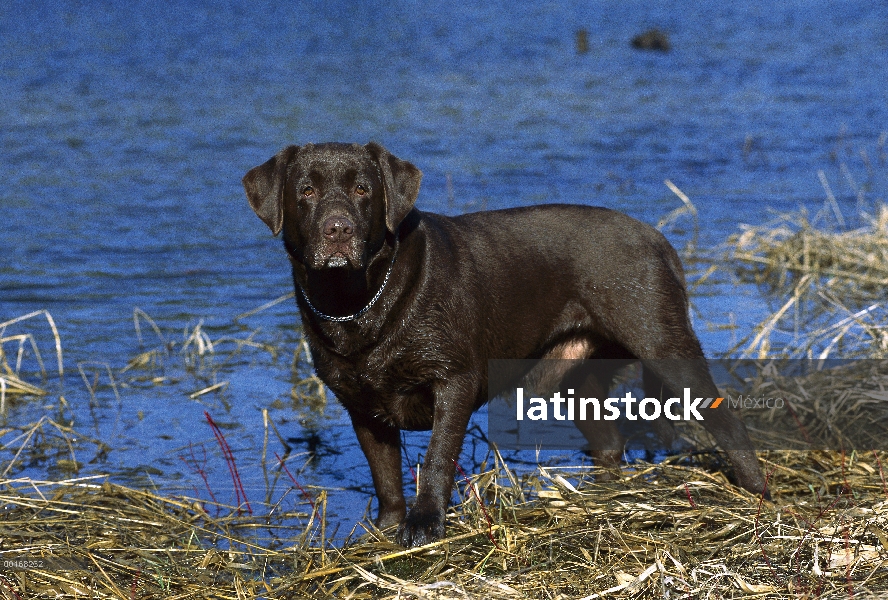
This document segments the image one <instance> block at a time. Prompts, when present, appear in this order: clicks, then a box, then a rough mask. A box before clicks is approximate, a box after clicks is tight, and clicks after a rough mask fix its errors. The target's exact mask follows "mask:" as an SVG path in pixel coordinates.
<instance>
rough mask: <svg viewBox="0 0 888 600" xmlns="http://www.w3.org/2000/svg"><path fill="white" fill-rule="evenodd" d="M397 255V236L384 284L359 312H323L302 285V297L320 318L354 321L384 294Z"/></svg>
mask: <svg viewBox="0 0 888 600" xmlns="http://www.w3.org/2000/svg"><path fill="white" fill-rule="evenodd" d="M397 256H398V240H397V238H395V251H394V252H393V253H392V262H391V263H389V267H388V270H387V271H386V272H385V277H384V278H383V280H382V285H381V286H379V290H378V291H377V292H376V295H375V296H373V298H371V299H370V302H368V303H367V305H366V306H364V308H362V309H361V310H359V311H358V312H356V313H354V314H351V315H346V316H344V317H334V316H333V315H328V314H326V313H322V312H321V311H319V310H318V309H317V308H315V305H314V304H312V303H311V300H309V299H308V294H306V293H305V290H304V289H303V288H302V286H301V285H300V286H299V291H300V293H302V298H303V299H304V300H305V303H306V304H307V305H308V307H309V308H310V309H311V312H313V313H314V314H315V315H317V316H319V317H320V318H322V319H324V320H325V321H333V322H334V323H345V322H347V321H354V320H355V319H357V318H358V317H360V316H361V315H363V314H364V313H366V312H367V311H368V310H370V309H371V308H372V307H373V305H374V304H376V301H377V300H379V298H380V296H382V292H383V290H385V285H386V284H387V283H388V280H389V276H390V275H391V274H392V269H394V267H395V258H397Z"/></svg>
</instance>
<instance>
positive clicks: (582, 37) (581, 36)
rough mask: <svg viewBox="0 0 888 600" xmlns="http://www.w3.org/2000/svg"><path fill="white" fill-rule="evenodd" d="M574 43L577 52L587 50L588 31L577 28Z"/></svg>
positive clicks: (584, 52)
mask: <svg viewBox="0 0 888 600" xmlns="http://www.w3.org/2000/svg"><path fill="white" fill-rule="evenodd" d="M576 44H577V54H586V53H587V52H589V32H588V31H586V30H585V29H577V36H576Z"/></svg>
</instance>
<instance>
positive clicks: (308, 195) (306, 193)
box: [302, 185, 315, 198]
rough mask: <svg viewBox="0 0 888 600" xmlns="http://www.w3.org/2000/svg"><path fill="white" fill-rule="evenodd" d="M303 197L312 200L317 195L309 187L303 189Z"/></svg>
mask: <svg viewBox="0 0 888 600" xmlns="http://www.w3.org/2000/svg"><path fill="white" fill-rule="evenodd" d="M302 195H303V196H305V197H306V198H311V197H312V196H314V195H315V190H314V188H313V187H311V186H310V185H307V186H305V187H304V188H302Z"/></svg>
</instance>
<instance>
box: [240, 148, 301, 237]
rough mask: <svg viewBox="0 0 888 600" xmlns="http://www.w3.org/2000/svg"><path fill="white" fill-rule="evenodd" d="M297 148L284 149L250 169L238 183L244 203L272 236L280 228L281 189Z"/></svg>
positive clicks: (281, 212)
mask: <svg viewBox="0 0 888 600" xmlns="http://www.w3.org/2000/svg"><path fill="white" fill-rule="evenodd" d="M298 150H299V146H287V147H286V148H284V149H283V150H281V151H280V152H278V153H277V154H275V155H274V156H273V157H271V158H270V159H268V160H267V161H266V162H264V163H262V164H261V165H259V166H258V167H253V168H252V169H250V170H249V171H247V174H246V175H244V178H243V180H242V182H243V184H244V190H245V191H246V192H247V200H249V201H250V206H252V207H253V210H254V211H255V212H256V214H257V215H259V218H260V219H262V221H263V222H264V223H265V224H266V225H268V228H269V229H271V231H272V233H274V235H277V234H278V233H280V232H281V227H283V226H284V186H285V184H286V183H287V167H288V166H289V165H290V161H291V160H293V157H294V156H295V155H296V152H297V151H298Z"/></svg>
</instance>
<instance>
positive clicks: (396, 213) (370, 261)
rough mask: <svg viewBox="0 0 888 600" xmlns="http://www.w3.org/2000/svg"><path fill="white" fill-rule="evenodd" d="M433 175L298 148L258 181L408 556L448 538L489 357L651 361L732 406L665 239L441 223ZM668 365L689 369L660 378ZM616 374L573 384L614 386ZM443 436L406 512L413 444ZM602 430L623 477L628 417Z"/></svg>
mask: <svg viewBox="0 0 888 600" xmlns="http://www.w3.org/2000/svg"><path fill="white" fill-rule="evenodd" d="M421 179H422V172H421V171H420V170H419V169H418V168H417V167H415V166H414V165H412V164H410V163H409V162H407V161H405V160H401V159H399V158H396V157H395V156H393V155H392V154H390V153H389V152H388V151H387V150H386V149H385V148H383V147H382V146H381V145H379V144H377V143H374V142H370V143H368V144H366V145H363V146H362V145H358V144H342V143H326V144H317V145H312V144H308V145H304V146H301V147H300V146H288V147H286V148H284V149H283V150H281V151H280V152H279V153H278V154H276V155H275V156H273V157H272V158H271V159H269V160H268V161H267V162H265V163H264V164H262V165H259V166H257V167H255V168H253V169H251V170H250V171H248V172H247V174H246V175H245V176H244V178H243V185H244V189H245V191H246V195H247V199H248V200H249V202H250V206H251V207H252V208H253V210H254V211H255V212H256V214H257V215H258V216H259V218H260V219H262V221H263V222H264V223H265V224H266V225H267V226H268V227H269V228H270V229H271V231H272V233H273V234H274V235H277V234H279V233H281V232H283V243H284V247H285V249H286V251H287V254H288V256H289V260H290V264H291V266H292V271H293V281H294V284H295V289H296V300H297V303H298V305H299V310H300V313H301V317H302V322H303V325H304V329H305V334H306V336H307V339H308V344H309V348H310V350H311V356H312V359H313V361H314V366H315V369H316V371H317V373H318V375H319V377H320V378H321V380H322V381H323V382H324V383H325V384H326V385H327V386H328V387H329V388H330V389H331V390H332V391H333V392H334V393H335V395H336V397H337V398H338V400H339V401H340V402H341V403H342V405H343V406H344V407H345V409H346V410H347V411H348V414H349V416H350V417H351V421H352V425H353V427H354V430H355V434H356V435H357V438H358V442H359V443H360V446H361V449H362V450H363V452H364V454H365V455H366V457H367V462H368V463H369V466H370V472H371V474H372V478H373V485H374V486H375V489H376V495H377V499H378V515H377V519H376V524H377V525H378V526H379V527H380V528H387V527H389V526H393V525H398V529H397V533H396V539H397V541H398V542H399V543H400V544H402V545H403V546H406V547H412V546H419V545H424V544H427V543H429V542H432V541H434V540H436V539H439V538H441V537H443V535H444V521H445V512H446V509H447V507H448V504H449V501H450V496H451V493H452V486H453V480H454V469H455V461H456V459H457V458H458V456H459V454H460V450H461V447H462V444H463V438H464V437H465V432H466V427H467V425H468V422H469V418H470V416H471V414H472V412H473V411H474V410H476V409H478V408H479V407H480V406H481V405H483V404H484V403H485V402H486V401H487V399H488V389H487V388H488V381H487V360H488V359H489V358H571V359H587V358H602V357H603V358H621V359H633V360H641V361H642V365H643V368H644V372H645V389H648V387H651V388H657V387H658V386H661V387H662V388H663V389H667V390H673V391H680V389H681V387H682V386H685V385H688V384H689V382H690V385H691V386H692V387H693V389H694V390H695V394H703V395H704V396H706V395H709V396H711V397H713V398H714V397H716V396H718V390H717V388H716V386H715V384H714V383H713V381H712V377H711V375H710V373H709V371H708V369H707V367H706V363H705V359H704V357H703V351H702V349H701V347H700V343H699V341H698V339H697V337H696V335H695V334H694V332H693V329H692V327H691V324H690V319H689V316H688V300H687V294H686V291H685V285H684V275H683V271H682V267H681V262H680V260H679V257H678V254H677V253H676V251H675V250H674V249H673V248H672V246H671V245H670V244H669V243H668V242H667V241H666V239H665V238H664V237H663V236H662V235H661V234H660V233H659V232H658V231H657V230H655V229H654V228H653V227H651V226H649V225H646V224H644V223H641V222H640V221H637V220H635V219H633V218H631V217H629V216H627V215H625V214H623V213H620V212H617V211H613V210H609V209H606V208H598V207H589V206H578V205H558V204H552V205H541V206H532V207H524V208H512V209H506V210H497V211H484V212H477V213H471V214H465V215H461V216H456V217H448V216H442V215H438V214H433V213H429V212H423V211H420V210H418V209H417V208H415V206H414V204H415V202H416V198H417V195H418V193H419V187H420V180H421ZM665 358H681V359H691V360H688V361H686V362H682V363H681V364H682V365H684V366H683V367H680V368H676V369H664V368H662V367H658V366H657V361H656V360H654V359H665ZM646 359H650V360H651V361H652V362H651V363H645V362H644V361H645V360H646ZM682 371H683V372H682ZM608 377H609V375H607V374H606V375H604V376H601V375H600V374H597V375H596V374H592V375H590V376H581V377H580V379H579V380H578V381H577V383H576V385H577V386H578V387H580V386H585V389H587V390H591V391H596V390H597V392H598V393H601V391H602V390H603V391H604V392H606V388H607V386H608V385H609V384H610V381H609V380H608ZM584 378H585V379H584ZM698 390H699V391H698ZM725 404H726V403H725ZM713 412H714V413H715V415H714V416H712V417H709V418H707V419H706V420H705V422H704V426H705V427H706V428H707V429H708V430H709V431H710V432H711V433H712V434H713V435H714V437H715V439H716V440H717V441H718V443H719V444H720V445H721V446H722V447H723V448H724V449H725V451H726V454H727V455H728V458H729V460H730V461H731V463H732V465H733V469H734V476H735V478H736V480H737V482H738V483H739V484H740V485H741V486H743V487H744V488H746V489H748V490H750V491H752V492H754V493H757V494H758V493H765V481H764V478H763V476H762V472H761V469H760V467H759V463H758V459H757V457H756V455H755V450H754V448H753V446H752V443H751V442H750V440H749V436H748V435H747V432H746V429H745V427H744V425H743V423H742V421H740V420H739V419H737V418H736V417H735V416H734V415H733V414H732V413H731V412H730V411H729V410H721V409H719V410H717V411H713ZM589 428H591V429H589ZM428 429H431V431H432V433H431V438H430V440H429V445H428V451H427V453H426V455H425V460H424V464H423V470H422V474H423V477H422V479H421V480H420V485H419V489H418V493H417V496H416V500H415V502H414V504H413V506H412V507H411V509H410V510H409V512H408V511H407V504H406V502H405V499H404V490H403V485H402V475H403V474H402V468H401V452H400V442H401V439H400V432H401V430H428ZM587 429H588V430H583V433H584V434H585V435H586V437H587V439H589V440H590V445H591V447H592V454H593V457H595V459H596V462H598V461H600V463H601V464H602V465H604V466H610V467H613V466H615V465H616V466H618V465H619V461H620V457H621V452H622V445H623V440H622V438H621V437H620V434H619V432H618V431H617V430H616V428H615V426H614V425H613V422H596V423H594V424H592V425H588V426H587Z"/></svg>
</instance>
